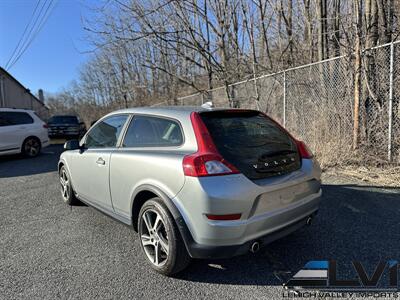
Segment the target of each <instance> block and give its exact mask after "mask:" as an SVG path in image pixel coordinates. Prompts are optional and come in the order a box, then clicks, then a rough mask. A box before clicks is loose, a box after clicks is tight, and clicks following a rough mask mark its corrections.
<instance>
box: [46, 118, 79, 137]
mask: <svg viewBox="0 0 400 300" xmlns="http://www.w3.org/2000/svg"><path fill="white" fill-rule="evenodd" d="M47 124H48V126H49V137H66V138H68V137H73V138H79V137H81V136H83V135H84V134H85V132H86V127H85V124H84V123H83V122H79V119H78V117H77V116H73V115H59V116H53V117H51V118H50V119H49V121H48V122H47Z"/></svg>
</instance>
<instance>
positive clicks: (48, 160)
mask: <svg viewBox="0 0 400 300" xmlns="http://www.w3.org/2000/svg"><path fill="white" fill-rule="evenodd" d="M62 151H63V146H62V145H50V146H48V147H46V148H44V149H42V152H41V153H40V155H38V156H37V157H35V158H26V157H23V156H22V155H9V156H2V157H0V178H6V177H18V176H27V175H35V174H40V173H48V172H53V171H57V162H58V159H59V158H60V154H61V152H62Z"/></svg>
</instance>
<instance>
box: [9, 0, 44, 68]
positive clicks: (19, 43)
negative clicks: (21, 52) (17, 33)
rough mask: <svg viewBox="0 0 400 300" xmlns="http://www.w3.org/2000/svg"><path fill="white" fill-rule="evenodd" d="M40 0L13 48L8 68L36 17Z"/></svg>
mask: <svg viewBox="0 0 400 300" xmlns="http://www.w3.org/2000/svg"><path fill="white" fill-rule="evenodd" d="M40 1H41V0H37V2H36V6H35V9H34V10H33V14H32V16H31V18H30V20H29V22H28V23H27V24H26V26H25V29H24V32H23V33H22V35H21V38H20V39H19V41H18V44H17V46H15V48H14V50H13V52H12V54H11V56H10V58H9V59H8V61H7V63H6V65H5V68H6V69H7V66H8V64H9V63H10V61H11V59H12V58H13V57H14V55H15V53H16V51H17V49H18V47H19V46H20V45H21V42H22V40H23V38H24V36H25V33H26V31H27V30H28V28H29V26H30V24H31V23H32V20H33V17H34V16H35V14H36V11H37V8H38V7H39V3H40Z"/></svg>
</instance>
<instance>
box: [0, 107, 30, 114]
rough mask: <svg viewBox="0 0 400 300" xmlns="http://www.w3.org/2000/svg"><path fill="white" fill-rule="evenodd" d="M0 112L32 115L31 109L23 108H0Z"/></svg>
mask: <svg viewBox="0 0 400 300" xmlns="http://www.w3.org/2000/svg"><path fill="white" fill-rule="evenodd" d="M0 111H4V112H5V111H7V112H10V111H12V112H26V113H33V112H34V111H33V110H31V109H24V108H12V107H11V108H10V107H0Z"/></svg>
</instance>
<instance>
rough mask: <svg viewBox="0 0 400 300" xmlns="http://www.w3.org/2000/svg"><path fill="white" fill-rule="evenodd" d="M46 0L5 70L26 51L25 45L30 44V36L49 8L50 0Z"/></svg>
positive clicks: (35, 30)
mask: <svg viewBox="0 0 400 300" xmlns="http://www.w3.org/2000/svg"><path fill="white" fill-rule="evenodd" d="M47 1H48V0H44V2H43V4H42V6H41V8H40V11H39V14H38V15H37V16H36V20H35V22H34V23H33V25H32V26H31V28H30V30H29V33H28V35H27V37H26V39H25V40H24V42H23V44H22V45H21V47H20V48H19V50H18V52H17V54H16V55H15V57H14V59H13V60H12V61H11V62H10V64H9V65H8V68H7V70H9V69H11V67H12V66H13V65H14V64H15V63H16V62H17V61H18V60H19V58H20V57H21V56H22V54H23V53H24V52H25V51H26V49H27V47H28V46H29V45H30V44H31V42H32V37H33V36H34V35H35V32H37V29H38V28H39V26H40V24H41V23H42V20H43V18H44V17H45V15H46V12H47V10H48V9H49V6H50V4H51V1H52V0H50V1H49V2H47ZM46 4H47V8H46V9H45V11H44V8H45V7H46ZM43 11H44V13H43V14H42V12H43ZM39 20H40V21H39ZM38 21H39V22H38Z"/></svg>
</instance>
